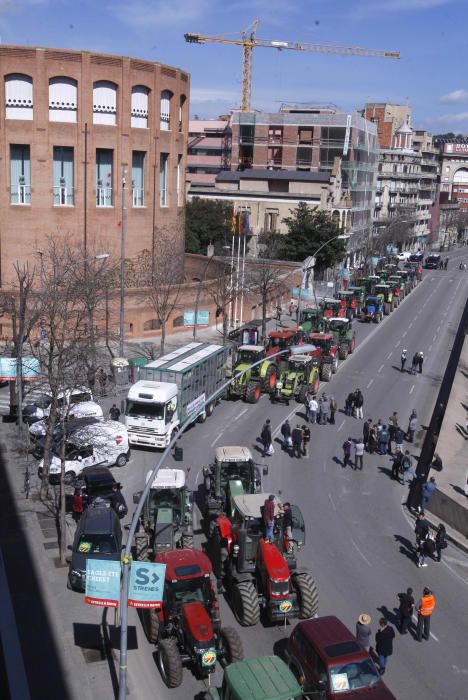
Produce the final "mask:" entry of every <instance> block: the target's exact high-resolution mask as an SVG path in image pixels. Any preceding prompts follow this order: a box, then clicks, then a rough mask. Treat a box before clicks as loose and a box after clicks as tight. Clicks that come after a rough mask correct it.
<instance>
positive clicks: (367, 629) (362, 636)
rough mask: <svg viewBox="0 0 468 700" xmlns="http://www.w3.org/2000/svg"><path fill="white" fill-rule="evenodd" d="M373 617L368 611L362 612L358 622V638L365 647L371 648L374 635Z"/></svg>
mask: <svg viewBox="0 0 468 700" xmlns="http://www.w3.org/2000/svg"><path fill="white" fill-rule="evenodd" d="M371 622H372V618H371V616H370V615H369V614H368V613H361V615H359V617H358V620H357V622H356V639H357V640H358V642H359V644H360V645H361V646H363V647H364V649H369V646H370V639H371V636H372V627H371Z"/></svg>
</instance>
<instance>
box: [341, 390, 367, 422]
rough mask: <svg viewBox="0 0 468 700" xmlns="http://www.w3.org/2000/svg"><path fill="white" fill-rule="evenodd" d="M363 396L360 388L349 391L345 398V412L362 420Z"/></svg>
mask: <svg viewBox="0 0 468 700" xmlns="http://www.w3.org/2000/svg"><path fill="white" fill-rule="evenodd" d="M363 410H364V396H363V395H362V391H361V390H360V389H356V391H351V392H350V393H349V394H348V396H347V397H346V400H345V414H346V415H347V416H354V417H355V418H360V419H361V420H363V418H364V414H363Z"/></svg>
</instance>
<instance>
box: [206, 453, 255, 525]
mask: <svg viewBox="0 0 468 700" xmlns="http://www.w3.org/2000/svg"><path fill="white" fill-rule="evenodd" d="M203 476H204V479H205V514H206V515H208V517H212V516H213V515H219V514H220V513H226V514H227V515H228V516H229V517H232V515H233V506H232V499H233V497H234V496H239V495H241V494H244V493H255V492H256V491H259V490H260V489H261V484H262V479H261V474H260V470H259V468H258V466H256V465H255V463H254V461H253V458H252V453H251V452H250V450H249V448H248V447H218V448H216V452H215V461H214V462H213V463H212V464H210V465H209V466H208V467H203Z"/></svg>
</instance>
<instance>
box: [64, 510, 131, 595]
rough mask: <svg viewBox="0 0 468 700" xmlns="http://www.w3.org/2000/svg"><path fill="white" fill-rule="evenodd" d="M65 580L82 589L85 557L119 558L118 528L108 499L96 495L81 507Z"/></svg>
mask: <svg viewBox="0 0 468 700" xmlns="http://www.w3.org/2000/svg"><path fill="white" fill-rule="evenodd" d="M71 549H72V556H71V561H70V567H69V571H68V583H69V586H70V588H72V589H73V590H74V591H84V590H85V584H86V560H87V559H107V560H109V561H120V556H121V550H122V530H121V527H120V522H119V518H118V517H117V515H116V513H115V511H114V509H113V508H111V506H110V503H106V502H105V501H103V500H102V499H96V500H95V501H94V502H93V503H92V504H90V506H89V507H88V508H86V509H85V511H84V512H83V515H82V516H81V519H80V521H79V523H78V527H77V528H76V532H75V539H74V540H73V546H72V548H71Z"/></svg>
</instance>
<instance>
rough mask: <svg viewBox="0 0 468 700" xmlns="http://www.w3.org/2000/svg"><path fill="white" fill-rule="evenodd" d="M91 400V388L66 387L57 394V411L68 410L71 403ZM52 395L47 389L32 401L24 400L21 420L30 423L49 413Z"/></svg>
mask: <svg viewBox="0 0 468 700" xmlns="http://www.w3.org/2000/svg"><path fill="white" fill-rule="evenodd" d="M88 401H93V394H92V392H91V389H88V388H86V387H77V388H76V389H67V390H66V391H62V392H60V394H59V396H58V409H59V411H65V412H69V409H70V406H71V405H73V404H78V403H83V402H88ZM51 403H52V396H51V395H50V393H49V392H48V391H45V392H44V393H43V394H42V395H41V396H40V397H39V398H38V399H36V401H34V403H27V401H26V402H25V404H24V406H23V421H24V422H25V423H28V424H31V423H36V421H39V420H42V418H45V417H46V416H48V415H49V413H50V405H51Z"/></svg>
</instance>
